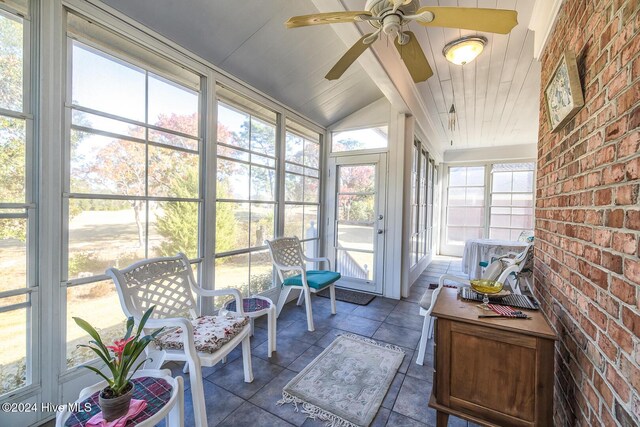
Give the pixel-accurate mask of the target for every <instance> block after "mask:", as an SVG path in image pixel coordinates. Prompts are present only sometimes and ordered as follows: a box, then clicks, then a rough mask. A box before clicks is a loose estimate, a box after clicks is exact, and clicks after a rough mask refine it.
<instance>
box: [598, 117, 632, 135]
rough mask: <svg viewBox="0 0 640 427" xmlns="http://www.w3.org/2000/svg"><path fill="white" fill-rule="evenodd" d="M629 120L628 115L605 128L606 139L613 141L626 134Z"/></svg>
mask: <svg viewBox="0 0 640 427" xmlns="http://www.w3.org/2000/svg"><path fill="white" fill-rule="evenodd" d="M611 114H612V116H613V114H615V113H611ZM627 120H628V119H627V116H624V117H622V118H621V119H618V120H616V121H615V122H613V123H611V124H610V125H609V126H607V128H606V129H605V130H604V135H605V137H604V140H605V141H612V140H614V139H617V138H619V137H621V136H622V135H624V133H625V132H626V130H627Z"/></svg>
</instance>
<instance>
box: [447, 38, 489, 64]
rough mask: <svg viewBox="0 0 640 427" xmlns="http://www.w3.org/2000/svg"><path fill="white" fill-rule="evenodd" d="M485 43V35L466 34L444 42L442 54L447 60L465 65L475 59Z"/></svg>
mask: <svg viewBox="0 0 640 427" xmlns="http://www.w3.org/2000/svg"><path fill="white" fill-rule="evenodd" d="M486 44H487V39H486V37H482V36H467V37H462V38H459V39H456V40H454V41H452V42H449V43H447V44H446V46H445V47H444V49H442V54H443V55H444V57H445V58H447V61H449V62H451V63H453V64H456V65H465V64H468V63H469V62H471V61H473V60H474V59H476V57H477V56H478V55H480V54H481V53H482V50H483V49H484V46H485V45H486Z"/></svg>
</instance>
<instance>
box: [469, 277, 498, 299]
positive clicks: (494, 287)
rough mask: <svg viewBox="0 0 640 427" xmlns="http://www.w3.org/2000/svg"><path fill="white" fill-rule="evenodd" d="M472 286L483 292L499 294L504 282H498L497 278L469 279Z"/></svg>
mask: <svg viewBox="0 0 640 427" xmlns="http://www.w3.org/2000/svg"><path fill="white" fill-rule="evenodd" d="M469 282H470V283H471V288H472V289H473V290H474V291H476V292H478V293H481V294H485V295H487V294H490V295H493V294H497V293H498V292H500V291H502V288H503V286H504V284H503V283H502V282H496V281H495V280H486V279H474V280H470V281H469Z"/></svg>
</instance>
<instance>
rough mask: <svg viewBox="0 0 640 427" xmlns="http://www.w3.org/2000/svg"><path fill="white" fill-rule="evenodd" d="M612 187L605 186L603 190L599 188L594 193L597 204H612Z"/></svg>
mask: <svg viewBox="0 0 640 427" xmlns="http://www.w3.org/2000/svg"><path fill="white" fill-rule="evenodd" d="M611 194H612V193H611V189H610V188H605V189H603V190H598V191H596V192H595V193H594V199H595V200H594V201H595V204H596V206H603V205H610V204H611V200H612V198H611Z"/></svg>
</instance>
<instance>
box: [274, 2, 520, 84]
mask: <svg viewBox="0 0 640 427" xmlns="http://www.w3.org/2000/svg"><path fill="white" fill-rule="evenodd" d="M364 9H365V10H362V11H344V12H329V13H316V14H312V15H302V16H294V17H291V18H289V20H288V21H287V22H286V23H285V25H286V27H287V28H297V27H307V26H310V25H321V24H338V23H345V22H368V23H369V24H371V26H372V27H373V28H374V29H375V30H374V31H373V32H372V33H368V34H365V35H364V36H362V37H361V38H360V40H358V41H357V42H356V43H355V44H354V45H353V46H351V48H349V50H348V51H347V52H346V53H345V54H344V55H343V56H342V58H340V60H339V61H338V62H337V63H336V65H334V66H333V68H332V69H331V70H330V71H329V72H328V73H327V75H326V76H325V78H326V79H328V80H335V79H339V78H340V76H342V74H344V72H345V71H347V69H348V68H349V66H351V64H353V63H354V62H355V60H356V59H358V57H359V56H360V55H362V53H364V51H365V50H367V49H368V48H369V47H370V46H371V45H372V44H373V43H374V42H375V41H376V40H378V38H380V36H381V34H385V35H387V36H389V37H391V38H392V39H393V40H394V44H395V46H396V49H397V50H398V52H399V53H400V57H401V58H402V61H403V62H404V64H405V65H406V67H407V69H408V70H409V74H411V78H412V79H413V81H414V82H416V83H418V82H423V81H425V80H427V79H428V78H429V77H431V76H432V75H433V71H432V70H431V66H430V65H429V62H428V61H427V58H426V57H425V55H424V52H423V51H422V48H421V47H420V43H418V40H417V39H416V36H415V35H414V34H413V33H412V32H411V31H406V30H405V29H404V26H405V25H407V24H408V23H409V22H411V21H415V22H417V23H418V24H420V25H424V26H425V27H446V28H460V29H465V30H475V31H485V32H489V33H498V34H508V33H509V32H510V31H511V30H512V29H513V27H515V26H516V25H517V24H518V20H517V17H518V14H517V12H516V11H514V10H505V9H481V8H467V7H430V6H427V7H422V8H421V7H420V2H419V0H367V3H366V4H365V7H364Z"/></svg>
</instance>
